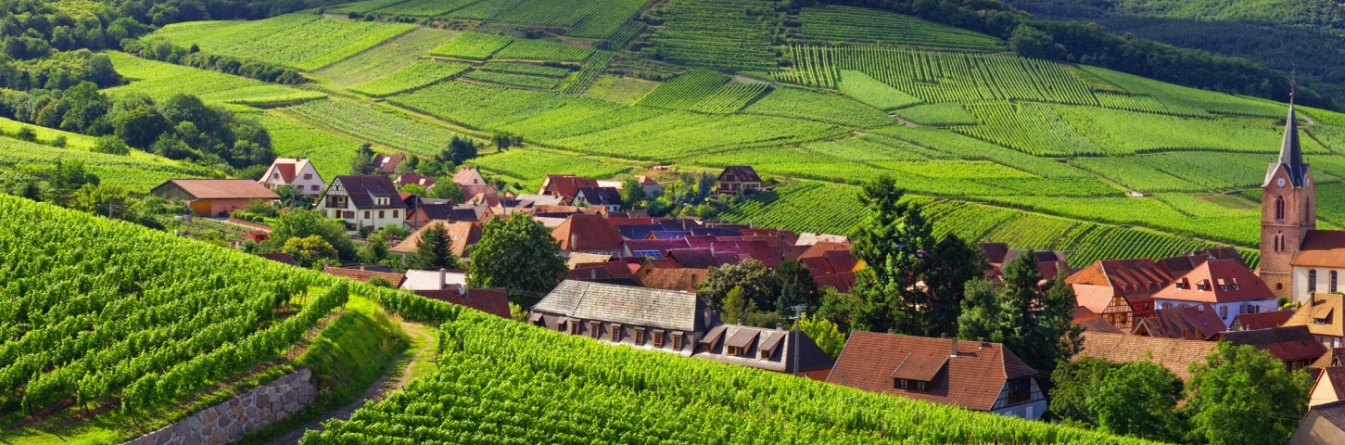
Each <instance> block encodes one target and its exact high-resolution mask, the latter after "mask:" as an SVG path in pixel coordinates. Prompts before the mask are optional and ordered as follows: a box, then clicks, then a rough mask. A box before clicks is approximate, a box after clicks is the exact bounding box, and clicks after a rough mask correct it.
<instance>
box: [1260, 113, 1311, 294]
mask: <svg viewBox="0 0 1345 445" xmlns="http://www.w3.org/2000/svg"><path fill="white" fill-rule="evenodd" d="M1316 198H1317V186H1316V184H1314V183H1313V182H1312V169H1311V168H1309V166H1308V164H1304V163H1303V150H1302V148H1300V147H1299V145H1298V123H1297V122H1296V121H1295V120H1294V103H1293V96H1292V95H1291V96H1290V99H1289V118H1288V120H1286V121H1285V123H1284V142H1283V143H1282V144H1281V145H1280V158H1279V159H1278V160H1276V161H1275V162H1273V163H1271V164H1270V167H1269V169H1267V171H1266V180H1265V182H1264V183H1262V184H1261V268H1260V275H1261V280H1262V281H1265V282H1266V285H1267V286H1270V289H1271V290H1272V291H1274V292H1275V295H1278V296H1281V297H1287V296H1289V295H1291V293H1290V292H1291V291H1292V283H1293V281H1292V267H1291V266H1290V264H1289V263H1290V262H1292V261H1293V259H1294V255H1295V254H1297V253H1298V249H1299V246H1301V245H1302V244H1303V238H1304V237H1306V236H1307V234H1308V231H1310V230H1315V229H1316V228H1317V209H1316V207H1314V200H1316Z"/></svg>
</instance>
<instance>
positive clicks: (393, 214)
mask: <svg viewBox="0 0 1345 445" xmlns="http://www.w3.org/2000/svg"><path fill="white" fill-rule="evenodd" d="M397 215H398V211H397V210H393V211H392V217H393V218H398V216H397Z"/></svg>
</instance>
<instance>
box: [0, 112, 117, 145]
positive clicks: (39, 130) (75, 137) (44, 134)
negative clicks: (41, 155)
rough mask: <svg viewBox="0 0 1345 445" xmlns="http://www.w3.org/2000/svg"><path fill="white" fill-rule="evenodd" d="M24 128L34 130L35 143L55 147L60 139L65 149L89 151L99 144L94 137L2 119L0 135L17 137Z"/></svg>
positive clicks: (0, 118) (0, 120)
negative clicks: (62, 139)
mask: <svg viewBox="0 0 1345 445" xmlns="http://www.w3.org/2000/svg"><path fill="white" fill-rule="evenodd" d="M24 128H27V129H29V130H32V132H33V136H35V137H36V139H34V141H36V142H38V143H42V144H47V145H53V144H54V143H55V142H56V140H57V139H58V138H65V147H64V148H73V149H78V150H88V149H90V148H93V146H94V144H97V143H98V140H97V138H94V137H92V136H88V135H83V134H79V133H71V132H68V131H61V130H56V129H52V128H47V127H40V126H37V125H30V124H25V123H22V122H18V121H14V120H10V119H5V118H2V117H0V134H3V135H5V136H9V137H15V136H17V135H18V133H19V130H21V129H24Z"/></svg>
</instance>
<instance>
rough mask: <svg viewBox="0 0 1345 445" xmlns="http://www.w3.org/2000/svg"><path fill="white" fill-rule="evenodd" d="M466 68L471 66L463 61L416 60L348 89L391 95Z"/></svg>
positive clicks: (432, 81) (459, 72) (454, 73)
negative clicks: (397, 69) (390, 72)
mask: <svg viewBox="0 0 1345 445" xmlns="http://www.w3.org/2000/svg"><path fill="white" fill-rule="evenodd" d="M468 68H471V65H468V64H465V63H452V62H435V61H430V60H417V61H415V62H411V64H410V65H407V66H406V67H405V68H402V69H401V71H397V72H395V73H392V74H389V75H386V76H383V77H380V78H378V79H375V80H372V81H369V82H366V83H362V84H359V85H353V86H351V87H350V90H351V91H355V92H359V93H364V94H368V95H370V96H391V95H393V94H398V93H404V92H407V91H410V90H414V89H416V88H421V87H424V86H427V85H430V84H433V83H436V82H439V81H442V80H444V79H449V78H452V77H453V76H457V75H458V74H461V73H462V72H463V71H466V70H467V69H468Z"/></svg>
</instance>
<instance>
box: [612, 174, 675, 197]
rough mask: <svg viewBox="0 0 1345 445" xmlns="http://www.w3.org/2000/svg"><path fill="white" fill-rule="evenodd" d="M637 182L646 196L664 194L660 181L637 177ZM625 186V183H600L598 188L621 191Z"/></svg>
mask: <svg viewBox="0 0 1345 445" xmlns="http://www.w3.org/2000/svg"><path fill="white" fill-rule="evenodd" d="M635 181H636V182H637V183H638V184H640V188H642V189H644V195H645V196H650V197H653V196H659V195H662V194H663V186H661V185H659V184H658V181H655V180H654V179H653V178H650V177H648V176H637V177H635ZM624 186H625V184H624V181H598V187H611V188H614V189H617V190H621V188H622V187H624Z"/></svg>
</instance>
